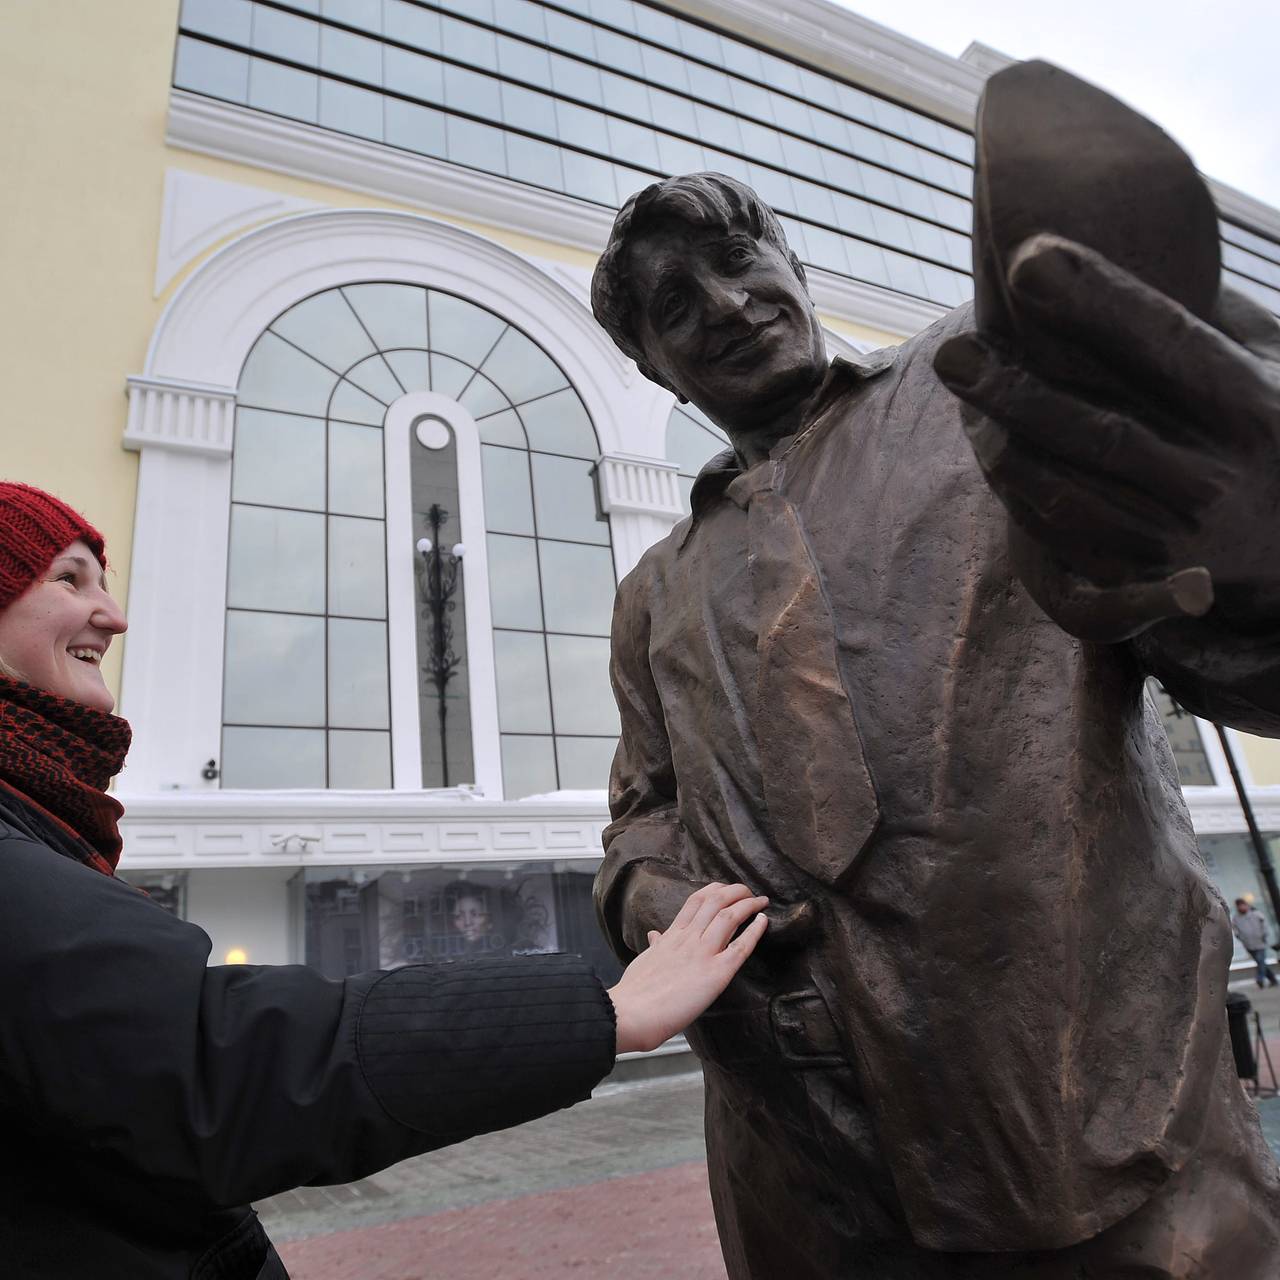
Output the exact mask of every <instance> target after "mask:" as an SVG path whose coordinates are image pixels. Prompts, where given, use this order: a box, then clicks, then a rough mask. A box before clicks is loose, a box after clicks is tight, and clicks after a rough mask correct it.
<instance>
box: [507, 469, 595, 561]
mask: <svg viewBox="0 0 1280 1280" xmlns="http://www.w3.org/2000/svg"><path fill="white" fill-rule="evenodd" d="M530 458H531V460H532V462H533V492H534V503H535V509H536V511H537V514H538V536H539V537H542V538H568V539H569V540H570V541H573V542H595V543H600V544H602V545H604V546H607V545H608V543H609V524H608V521H606V520H600V519H598V518H597V516H596V482H595V476H594V475H593V474H592V472H593V469H594V468H593V465H592V464H591V463H590V462H585V461H581V460H579V459H577V458H555V457H552V456H550V455H549V454H545V453H534V454H531V455H530ZM490 527H492V526H490Z"/></svg>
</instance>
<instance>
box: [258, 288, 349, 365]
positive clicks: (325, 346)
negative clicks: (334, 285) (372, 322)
mask: <svg viewBox="0 0 1280 1280" xmlns="http://www.w3.org/2000/svg"><path fill="white" fill-rule="evenodd" d="M271 328H272V331H273V332H275V333H278V334H279V335H280V336H281V337H282V338H285V339H287V340H288V341H289V342H291V343H293V345H294V346H296V347H299V348H301V350H303V351H305V352H306V353H307V354H308V355H310V356H312V357H313V358H314V359H316V360H319V361H320V362H321V363H322V364H326V365H328V367H329V368H330V369H332V370H334V372H335V373H341V372H343V371H344V370H346V369H349V368H351V366H352V365H354V364H356V363H357V362H358V361H360V360H363V359H365V358H366V357H367V356H370V355H372V354H373V343H372V342H371V341H370V339H369V335H368V334H367V333H366V332H365V330H364V327H363V326H362V325H361V324H360V321H359V320H358V319H357V318H356V314H355V312H354V311H353V310H352V309H351V306H350V304H349V303H348V302H347V300H346V298H345V297H344V296H343V292H342V290H341V289H328V290H326V291H325V292H324V293H317V294H316V295H315V296H314V297H311V298H308V299H306V301H305V302H299V303H298V304H297V306H295V307H290V308H289V310H288V311H286V312H285V313H284V315H282V316H281V317H280V318H279V319H278V320H276V321H275V322H274V323H273V324H272V326H271Z"/></svg>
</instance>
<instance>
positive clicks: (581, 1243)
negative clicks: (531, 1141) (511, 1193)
mask: <svg viewBox="0 0 1280 1280" xmlns="http://www.w3.org/2000/svg"><path fill="white" fill-rule="evenodd" d="M279 1248H280V1254H281V1256H282V1257H283V1258H284V1261H285V1265H286V1266H287V1267H288V1268H289V1274H290V1276H291V1277H292V1280H497V1278H499V1277H500V1278H501V1280H586V1278H587V1277H595V1276H618V1277H620V1278H621V1280H673V1278H676V1277H678V1280H725V1270H724V1264H723V1263H722V1262H721V1261H720V1246H719V1244H718V1243H717V1240H716V1229H715V1223H714V1221H713V1219H712V1214H711V1195H710V1192H709V1191H708V1190H707V1167H706V1165H705V1164H704V1163H702V1162H701V1161H695V1162H692V1163H689V1164H680V1165H676V1166H675V1167H674V1168H670V1169H659V1170H656V1171H655V1172H652V1173H639V1174H633V1175H631V1176H630V1177H623V1178H607V1179H605V1180H604V1181H602V1182H595V1183H592V1184H590V1185H589V1186H583V1187H568V1188H566V1189H564V1190H562V1191H549V1192H543V1193H541V1194H538V1195H528V1196H520V1197H518V1198H517V1199H514V1200H494V1201H490V1202H489V1203H487V1204H481V1205H475V1206H473V1207H471V1208H468V1209H449V1210H446V1211H445V1212H443V1213H436V1214H432V1215H430V1216H428V1217H424V1218H407V1219H403V1220H401V1221H400V1222H389V1223H386V1224H384V1225H382V1226H377V1227H357V1228H355V1229H353V1230H350V1231H336V1232H333V1233H332V1234H330V1235H323V1236H312V1237H310V1238H309V1239H306V1240H295V1241H293V1242H292V1243H287V1244H282V1245H280V1246H279Z"/></svg>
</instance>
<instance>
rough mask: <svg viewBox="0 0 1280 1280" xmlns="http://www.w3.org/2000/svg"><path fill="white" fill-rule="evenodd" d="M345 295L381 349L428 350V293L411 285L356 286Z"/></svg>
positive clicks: (350, 288)
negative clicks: (409, 348)
mask: <svg viewBox="0 0 1280 1280" xmlns="http://www.w3.org/2000/svg"><path fill="white" fill-rule="evenodd" d="M343 293H345V294H346V295H347V301H348V302H349V303H351V305H352V306H353V307H354V308H355V310H356V315H358V316H359V317H360V320H361V322H362V323H363V324H364V327H365V328H366V329H368V331H369V332H370V334H372V336H373V340H374V342H376V343H377V344H378V346H379V347H380V348H382V349H384V350H385V349H386V348H389V347H419V348H422V349H423V350H425V349H426V346H427V291H426V290H425V289H416V288H414V287H413V285H408V284H355V285H348V286H347V287H346V288H345V289H344V290H343Z"/></svg>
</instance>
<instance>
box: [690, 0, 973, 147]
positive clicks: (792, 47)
mask: <svg viewBox="0 0 1280 1280" xmlns="http://www.w3.org/2000/svg"><path fill="white" fill-rule="evenodd" d="M667 3H668V4H669V5H670V7H671V8H673V9H676V10H678V11H679V12H681V13H686V14H688V15H689V16H690V17H691V18H701V19H702V20H703V21H704V22H710V23H714V24H715V25H716V26H718V27H722V28H724V29H725V30H728V31H734V32H737V33H738V34H739V35H743V36H746V37H747V38H748V39H749V40H755V41H758V42H759V43H760V44H764V45H768V46H769V47H771V48H774V49H777V50H778V51H779V52H781V53H787V54H790V55H791V56H792V57H794V58H799V59H801V60H802V61H804V62H807V63H809V64H810V65H811V66H815V67H821V68H822V69H823V70H825V71H829V72H831V73H832V74H833V75H837V76H840V77H842V78H843V79H845V80H851V81H853V82H854V83H856V84H859V85H864V86H865V87H866V88H868V89H871V90H872V91H874V92H877V93H883V94H884V95H886V96H887V97H890V98H894V99H896V100H897V101H899V102H902V103H905V104H906V105H908V106H912V107H918V108H919V109H920V110H921V111H927V112H929V113H930V114H931V115H935V116H939V117H941V118H942V119H944V120H948V121H950V122H951V123H952V124H955V125H958V126H959V127H960V128H962V129H971V128H972V127H973V113H974V110H975V108H976V107H977V103H978V95H979V93H981V92H982V85H983V83H984V81H985V80H986V76H985V75H984V74H983V72H982V71H981V70H979V69H978V68H976V67H973V66H970V65H968V64H967V63H964V62H961V61H960V60H959V59H957V58H953V57H951V56H949V55H948V54H945V53H942V52H940V51H939V50H937V49H931V48H930V47H929V46H928V45H926V44H921V43H920V42H919V41H917V40H912V39H910V38H909V37H908V36H904V35H900V34H899V33H898V32H896V31H891V30H889V28H888V27H882V26H880V24H879V23H877V22H872V21H870V20H869V19H867V18H863V17H859V16H858V14H856V13H853V12H852V11H850V10H849V9H845V8H842V7H841V6H839V5H836V4H831V3H828V0H667Z"/></svg>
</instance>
